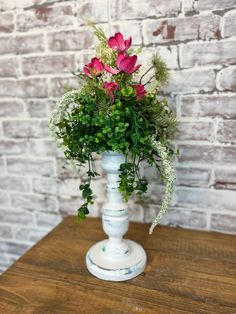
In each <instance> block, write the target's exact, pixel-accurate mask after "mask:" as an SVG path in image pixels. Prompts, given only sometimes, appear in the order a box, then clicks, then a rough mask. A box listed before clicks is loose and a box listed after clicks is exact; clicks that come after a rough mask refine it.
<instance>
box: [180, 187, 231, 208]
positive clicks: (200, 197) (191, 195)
mask: <svg viewBox="0 0 236 314" xmlns="http://www.w3.org/2000/svg"><path fill="white" fill-rule="evenodd" d="M177 199H178V206H184V207H190V208H194V207H195V206H196V207H198V208H214V209H218V210H224V209H228V210H232V211H235V206H236V191H230V190H225V191H223V190H212V189H196V188H178V189H177Z"/></svg>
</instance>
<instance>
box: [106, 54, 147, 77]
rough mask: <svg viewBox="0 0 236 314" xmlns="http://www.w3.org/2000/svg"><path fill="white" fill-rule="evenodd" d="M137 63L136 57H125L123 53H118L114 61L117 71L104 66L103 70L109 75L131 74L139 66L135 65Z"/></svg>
mask: <svg viewBox="0 0 236 314" xmlns="http://www.w3.org/2000/svg"><path fill="white" fill-rule="evenodd" d="M136 61H137V56H135V55H133V56H126V55H125V54H123V53H120V54H119V55H118V57H117V60H116V65H117V68H118V69H113V68H112V67H110V66H105V70H106V71H107V72H109V73H111V74H117V73H120V72H124V73H128V74H132V73H134V72H135V71H137V70H138V69H139V68H140V67H141V64H139V65H135V64H136Z"/></svg>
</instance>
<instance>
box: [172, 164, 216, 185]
mask: <svg viewBox="0 0 236 314" xmlns="http://www.w3.org/2000/svg"><path fill="white" fill-rule="evenodd" d="M175 175H176V181H175V184H176V185H181V186H201V187H207V186H208V185H209V180H210V175H211V171H210V170H209V169H207V168H196V167H187V168H186V167H177V168H175Z"/></svg>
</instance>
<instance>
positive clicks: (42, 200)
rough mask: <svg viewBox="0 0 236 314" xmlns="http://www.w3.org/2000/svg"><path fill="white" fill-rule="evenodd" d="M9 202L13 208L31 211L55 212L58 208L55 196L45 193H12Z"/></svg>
mask: <svg viewBox="0 0 236 314" xmlns="http://www.w3.org/2000/svg"><path fill="white" fill-rule="evenodd" d="M11 204H12V206H13V207H14V208H17V209H27V210H32V211H33V210H35V211H46V212H56V211H57V210H58V208H57V202H56V198H55V197H53V196H47V195H36V194H35V195H33V194H19V193H12V194H11Z"/></svg>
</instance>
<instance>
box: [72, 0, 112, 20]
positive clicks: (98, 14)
mask: <svg viewBox="0 0 236 314" xmlns="http://www.w3.org/2000/svg"><path fill="white" fill-rule="evenodd" d="M112 2H113V1H112ZM77 16H78V22H79V24H80V25H82V24H84V23H85V22H86V21H87V20H91V18H92V19H93V21H96V23H102V22H107V0H96V1H93V0H85V1H78V6H77Z"/></svg>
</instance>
